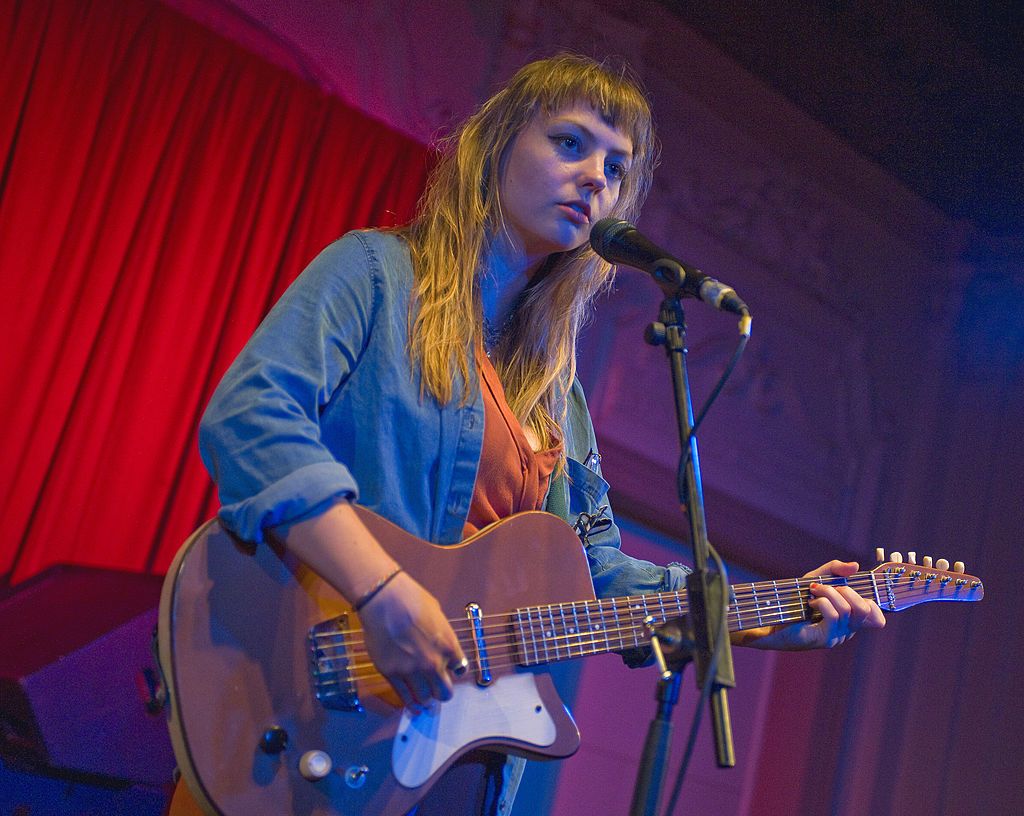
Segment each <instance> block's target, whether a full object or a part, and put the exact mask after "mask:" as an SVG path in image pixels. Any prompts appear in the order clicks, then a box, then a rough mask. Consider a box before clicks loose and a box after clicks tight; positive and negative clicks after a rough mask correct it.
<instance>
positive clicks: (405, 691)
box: [385, 675, 416, 708]
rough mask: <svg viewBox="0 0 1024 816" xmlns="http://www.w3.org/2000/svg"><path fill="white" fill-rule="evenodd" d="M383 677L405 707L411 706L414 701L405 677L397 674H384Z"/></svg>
mask: <svg viewBox="0 0 1024 816" xmlns="http://www.w3.org/2000/svg"><path fill="white" fill-rule="evenodd" d="M385 677H386V678H387V681H388V682H389V683H390V684H391V688H393V689H394V690H395V694H397V695H398V698H399V699H400V700H401V701H402V705H403V706H405V707H406V708H412V707H413V706H414V705H415V704H416V703H415V700H414V699H413V696H412V692H411V691H410V690H409V686H408V685H407V684H406V682H405V679H404V678H402V677H399V676H397V675H385Z"/></svg>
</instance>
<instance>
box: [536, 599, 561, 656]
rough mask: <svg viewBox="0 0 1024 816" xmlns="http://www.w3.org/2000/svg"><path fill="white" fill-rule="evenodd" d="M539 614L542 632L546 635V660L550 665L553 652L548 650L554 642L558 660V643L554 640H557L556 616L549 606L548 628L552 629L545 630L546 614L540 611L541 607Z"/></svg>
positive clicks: (549, 605)
mask: <svg viewBox="0 0 1024 816" xmlns="http://www.w3.org/2000/svg"><path fill="white" fill-rule="evenodd" d="M538 612H539V614H540V619H541V625H542V628H541V632H542V634H543V635H544V660H545V661H546V662H548V663H550V662H551V652H550V651H549V650H548V644H549V643H551V642H552V641H554V646H555V660H558V641H557V640H555V639H554V638H555V616H554V613H553V612H552V611H551V604H548V626H549V627H550V628H548V629H544V628H543V622H544V612H543V611H542V610H540V607H538Z"/></svg>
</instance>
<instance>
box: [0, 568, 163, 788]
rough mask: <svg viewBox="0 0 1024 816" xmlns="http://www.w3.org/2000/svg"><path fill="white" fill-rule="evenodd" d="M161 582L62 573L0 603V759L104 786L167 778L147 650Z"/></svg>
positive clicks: (84, 571)
mask: <svg viewBox="0 0 1024 816" xmlns="http://www.w3.org/2000/svg"><path fill="white" fill-rule="evenodd" d="M161 583H162V579H161V578H159V577H157V576H153V575H139V574H135V573H125V572H115V571H112V570H102V569H91V568H87V567H69V566H61V567H54V568H52V569H49V570H47V571H46V572H44V573H42V574H40V575H37V576H36V577H34V578H32V579H30V580H28V581H26V582H25V583H24V584H21V585H18V586H16V587H14V589H13V591H10V592H9V593H8V594H7V595H6V596H5V597H2V598H0V752H2V754H3V757H4V759H5V761H8V762H10V763H11V764H12V765H16V766H20V767H28V768H32V767H36V768H40V769H45V770H46V771H48V772H51V773H52V772H57V773H60V772H67V773H70V774H77V775H87V776H91V775H95V776H98V777H102V778H106V779H109V780H111V781H115V780H120V781H124V782H135V783H138V782H141V783H147V784H158V785H164V784H167V783H168V782H169V781H170V780H171V777H172V773H173V770H174V764H175V763H174V755H173V753H172V751H171V744H170V738H169V736H168V733H167V724H166V719H165V715H164V712H163V711H162V710H161V708H160V705H159V701H160V696H161V693H162V689H161V688H160V684H159V673H158V671H157V667H156V660H155V658H154V657H153V652H152V638H153V630H154V628H155V626H156V620H157V604H158V603H159V599H160V585H161Z"/></svg>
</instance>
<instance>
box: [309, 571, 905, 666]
mask: <svg viewBox="0 0 1024 816" xmlns="http://www.w3.org/2000/svg"><path fill="white" fill-rule="evenodd" d="M868 575H869V576H870V575H871V574H870V573H868ZM853 577H854V576H851V579H852V578H853ZM800 580H804V581H806V582H807V583H808V584H809V583H813V582H814V579H800ZM913 580H914V579H912V578H911V579H903V583H910V582H912V581H913ZM849 582H850V581H848V583H849ZM836 583H840V582H839V581H836ZM854 583H856V582H854ZM861 583H863V582H861ZM769 585H770V586H772V590H773V594H774V589H775V584H771V583H770V582H769ZM896 588H899V587H896ZM665 594H668V593H662V595H665ZM672 595H673V596H678V595H679V593H672ZM778 595H779V601H781V599H782V596H783V595H785V596H787V602H786V603H781V602H780V603H773V602H771V601H770V600H766V601H761V602H760V604H759V607H760V608H758V609H756V612H754V613H751V612H750V611H747V610H743V609H740V608H738V607H739V605H736V604H734V605H732V607H731V608H730V610H729V613H728V614H729V615H730V616H733V617H735V619H736V621H737V623H739V622H740V621H741V618H743V617H744V616H748V617H751V623H752V622H753V619H752V616H753V615H756V616H757V617H758V619H759V623H760V624H762V625H764V624H767V625H774V624H782V623H789V622H795V621H798V620H801V619H806V617H807V614H806V613H807V610H808V609H809V607H808V605H807V603H806V601H805V599H804V595H803V593H802V592H800V593H799V597H798V598H797V602H796V603H794V602H792V601H790V600H789V598H792V597H793V595H794V590H792V589H787V588H780V591H779V593H778ZM634 597H640V598H643V597H647V598H652V597H653V598H657V597H658V596H656V595H655V596H634ZM677 600H678V599H677ZM578 603H580V602H577V604H578ZM594 603H597V604H600V603H601V602H594V601H591V602H587V604H586V606H587V607H589V606H590V604H594ZM651 605H652V606H659V607H664V603H662V602H659V603H657V604H651ZM671 605H672V604H671V603H670V604H669V606H671ZM570 606H571V605H570ZM794 609H800V611H801V614H800V615H799V616H797V617H788V615H789V614H791V611H792V610H794ZM530 610H537V611H538V613H541V612H543V611H545V610H547V612H548V620H547V621H545V620H543V616H541V619H539V620H534V619H533V615H532V614H531V615H530V617H529V618H528V619H527V620H526V621H525V623H524V621H523V620H522V614H521V612H522V611H530ZM643 611H648V612H649V611H651V610H650V609H649V608H648V609H647V610H643V609H640V608H637V607H631V608H630V609H629V612H630V613H637V612H643ZM654 611H661V612H662V613H663V615H664V616H665V617H670V615H668V614H666V613H667V611H668V610H665V609H661V610H657V609H656V610H654ZM680 611H681V610H680ZM762 612H763V614H758V613H762ZM556 614H557V616H558V618H561V620H559V619H558V618H556V617H555V615H556ZM608 615H609V610H608V609H607V601H606V602H605V603H604V604H603V605H602V606H599V609H598V610H597V611H595V610H590V609H583V611H582V613H581V614H577V615H569V616H566V615H565V610H564V608H558V606H556V605H554V604H552V605H551V607H550V608H547V607H526V608H523V609H522V610H517V611H516V612H513V613H499V614H496V615H491V616H486V617H491V618H495V617H497V618H500V619H501V621H500V622H499V623H498V624H493V625H490V626H488V627H487V628H488V629H492V630H493V629H496V628H497V629H500V630H502V631H503V632H504V633H507V637H506V640H507V641H508V642H507V645H506V646H504V647H502V648H498V647H497V646H496V645H495V644H494V643H492V644H491V645H490V646H488V654H489V657H494V658H498V659H501V658H504V657H506V656H507V655H506V653H507V654H508V655H514V656H516V657H517V658H519V657H520V655H521V656H522V659H517V660H515V661H513V662H512V663H508V664H506V663H498V662H497V661H496V660H492V661H490V662H491V665H492V667H494V668H503V667H505V666H507V665H535V664H537V663H540V662H551V661H552V658H551V653H552V652H554V654H555V657H554V660H556V661H557V660H561V659H563V656H562V654H561V652H562V651H565V652H566V655H565V657H566V658H571V657H574V656H582V655H584V654H588V653H593V652H594V647H595V646H597V645H598V644H600V646H601V647H602V648H601V649H598V651H602V650H605V649H607V650H609V651H610V650H613V649H615V648H625V647H627V646H628V645H629V641H630V640H632V641H633V644H632V645H634V646H636V645H639V643H640V642H644V643H646V642H647V641H648V640H649V638H647V637H646V632H645V631H644V628H645V627H642V626H637V624H636V623H635V621H634V620H629V621H627V625H625V626H617V627H609V626H604V625H598V626H594V618H595V617H596V618H597V620H598V622H599V624H603V623H604V621H605V620H608ZM630 617H631V618H632V617H633V615H632V614H630ZM581 618H584V619H586V620H585V622H584V623H585V624H589V625H582V626H572V627H570V628H569V630H568V631H566V632H565V634H558V635H554V634H548V632H553V631H555V630H561V628H562V627H565V626H568V621H569V620H570V619H572V620H573V623H574V624H576V623H579V622H580V619H581ZM772 618H777V620H775V621H773V620H772ZM538 625H539V626H540V630H539V631H538V628H537V627H538ZM459 628H460V629H462V630H463V632H462V634H468V635H470V636H472V635H473V632H474V627H473V626H472V625H470V626H468V627H463V626H460V627H459ZM359 631H360V630H351V632H350V633H349V634H353V633H356V632H359ZM623 632H625V633H626V634H625V635H623V634H622V633H623ZM638 633H643V639H642V641H641V637H640V634H638ZM345 636H346V634H345V633H343V632H338V633H331V635H329V636H327V639H328V640H334V641H336V643H330V642H328V643H326V644H324V643H323V642H322V641H323V640H324V637H323V636H322V635H321V636H320V638H319V639H318V649H319V651H320V653H321V654H322V655H324V659H325V660H327V661H335V660H338V659H340V658H337V657H333V656H330V655H326V654H325V653H326V651H327V650H329V649H331V648H335V647H337V648H342V649H346V648H347V649H348V650H349V651H350V652H351V653H352V654H353V659H352V660H350V661H348V662H349V666H348V668H349V670H350V672H353V673H354V674H358V673H359V672H361V671H362V670H363V669H369V670H371V671H374V672H375V671H376V669H375V667H374V666H373V664H372V663H370V662H367V663H359V662H358V658H359V657H361V656H362V655H363V654H365V652H364V651H363V650H360V649H358V646H359V645H362V644H361V643H360V642H359V640H358V639H357V638H353V637H349V638H348V641H347V642H346V640H345ZM585 638H586V639H585ZM613 639H617V640H618V643H616V644H615V645H614V646H613V645H612V641H613ZM461 640H462V639H461V638H460V641H461ZM339 641H340V642H339ZM562 642H564V643H562ZM469 645H470V647H471V648H472V647H473V643H472V640H471V643H470V644H469ZM542 651H543V653H544V660H541V659H540V654H541V652H542ZM574 652H575V654H574ZM531 653H532V654H531Z"/></svg>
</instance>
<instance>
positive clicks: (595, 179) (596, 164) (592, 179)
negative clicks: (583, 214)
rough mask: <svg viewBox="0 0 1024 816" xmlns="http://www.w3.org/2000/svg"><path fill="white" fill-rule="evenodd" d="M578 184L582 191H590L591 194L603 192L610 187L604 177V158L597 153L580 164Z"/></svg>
mask: <svg viewBox="0 0 1024 816" xmlns="http://www.w3.org/2000/svg"><path fill="white" fill-rule="evenodd" d="M577 184H578V185H579V186H580V188H581V189H588V190H590V191H591V194H592V195H593V194H595V193H599V192H601V191H602V190H603V189H604V188H605V187H607V186H608V182H607V180H606V179H605V177H604V157H603V156H599V155H597V154H596V153H595V154H591V155H590V156H588V157H587V158H586V159H585V160H584V161H582V162H580V168H579V178H578V180H577Z"/></svg>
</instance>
